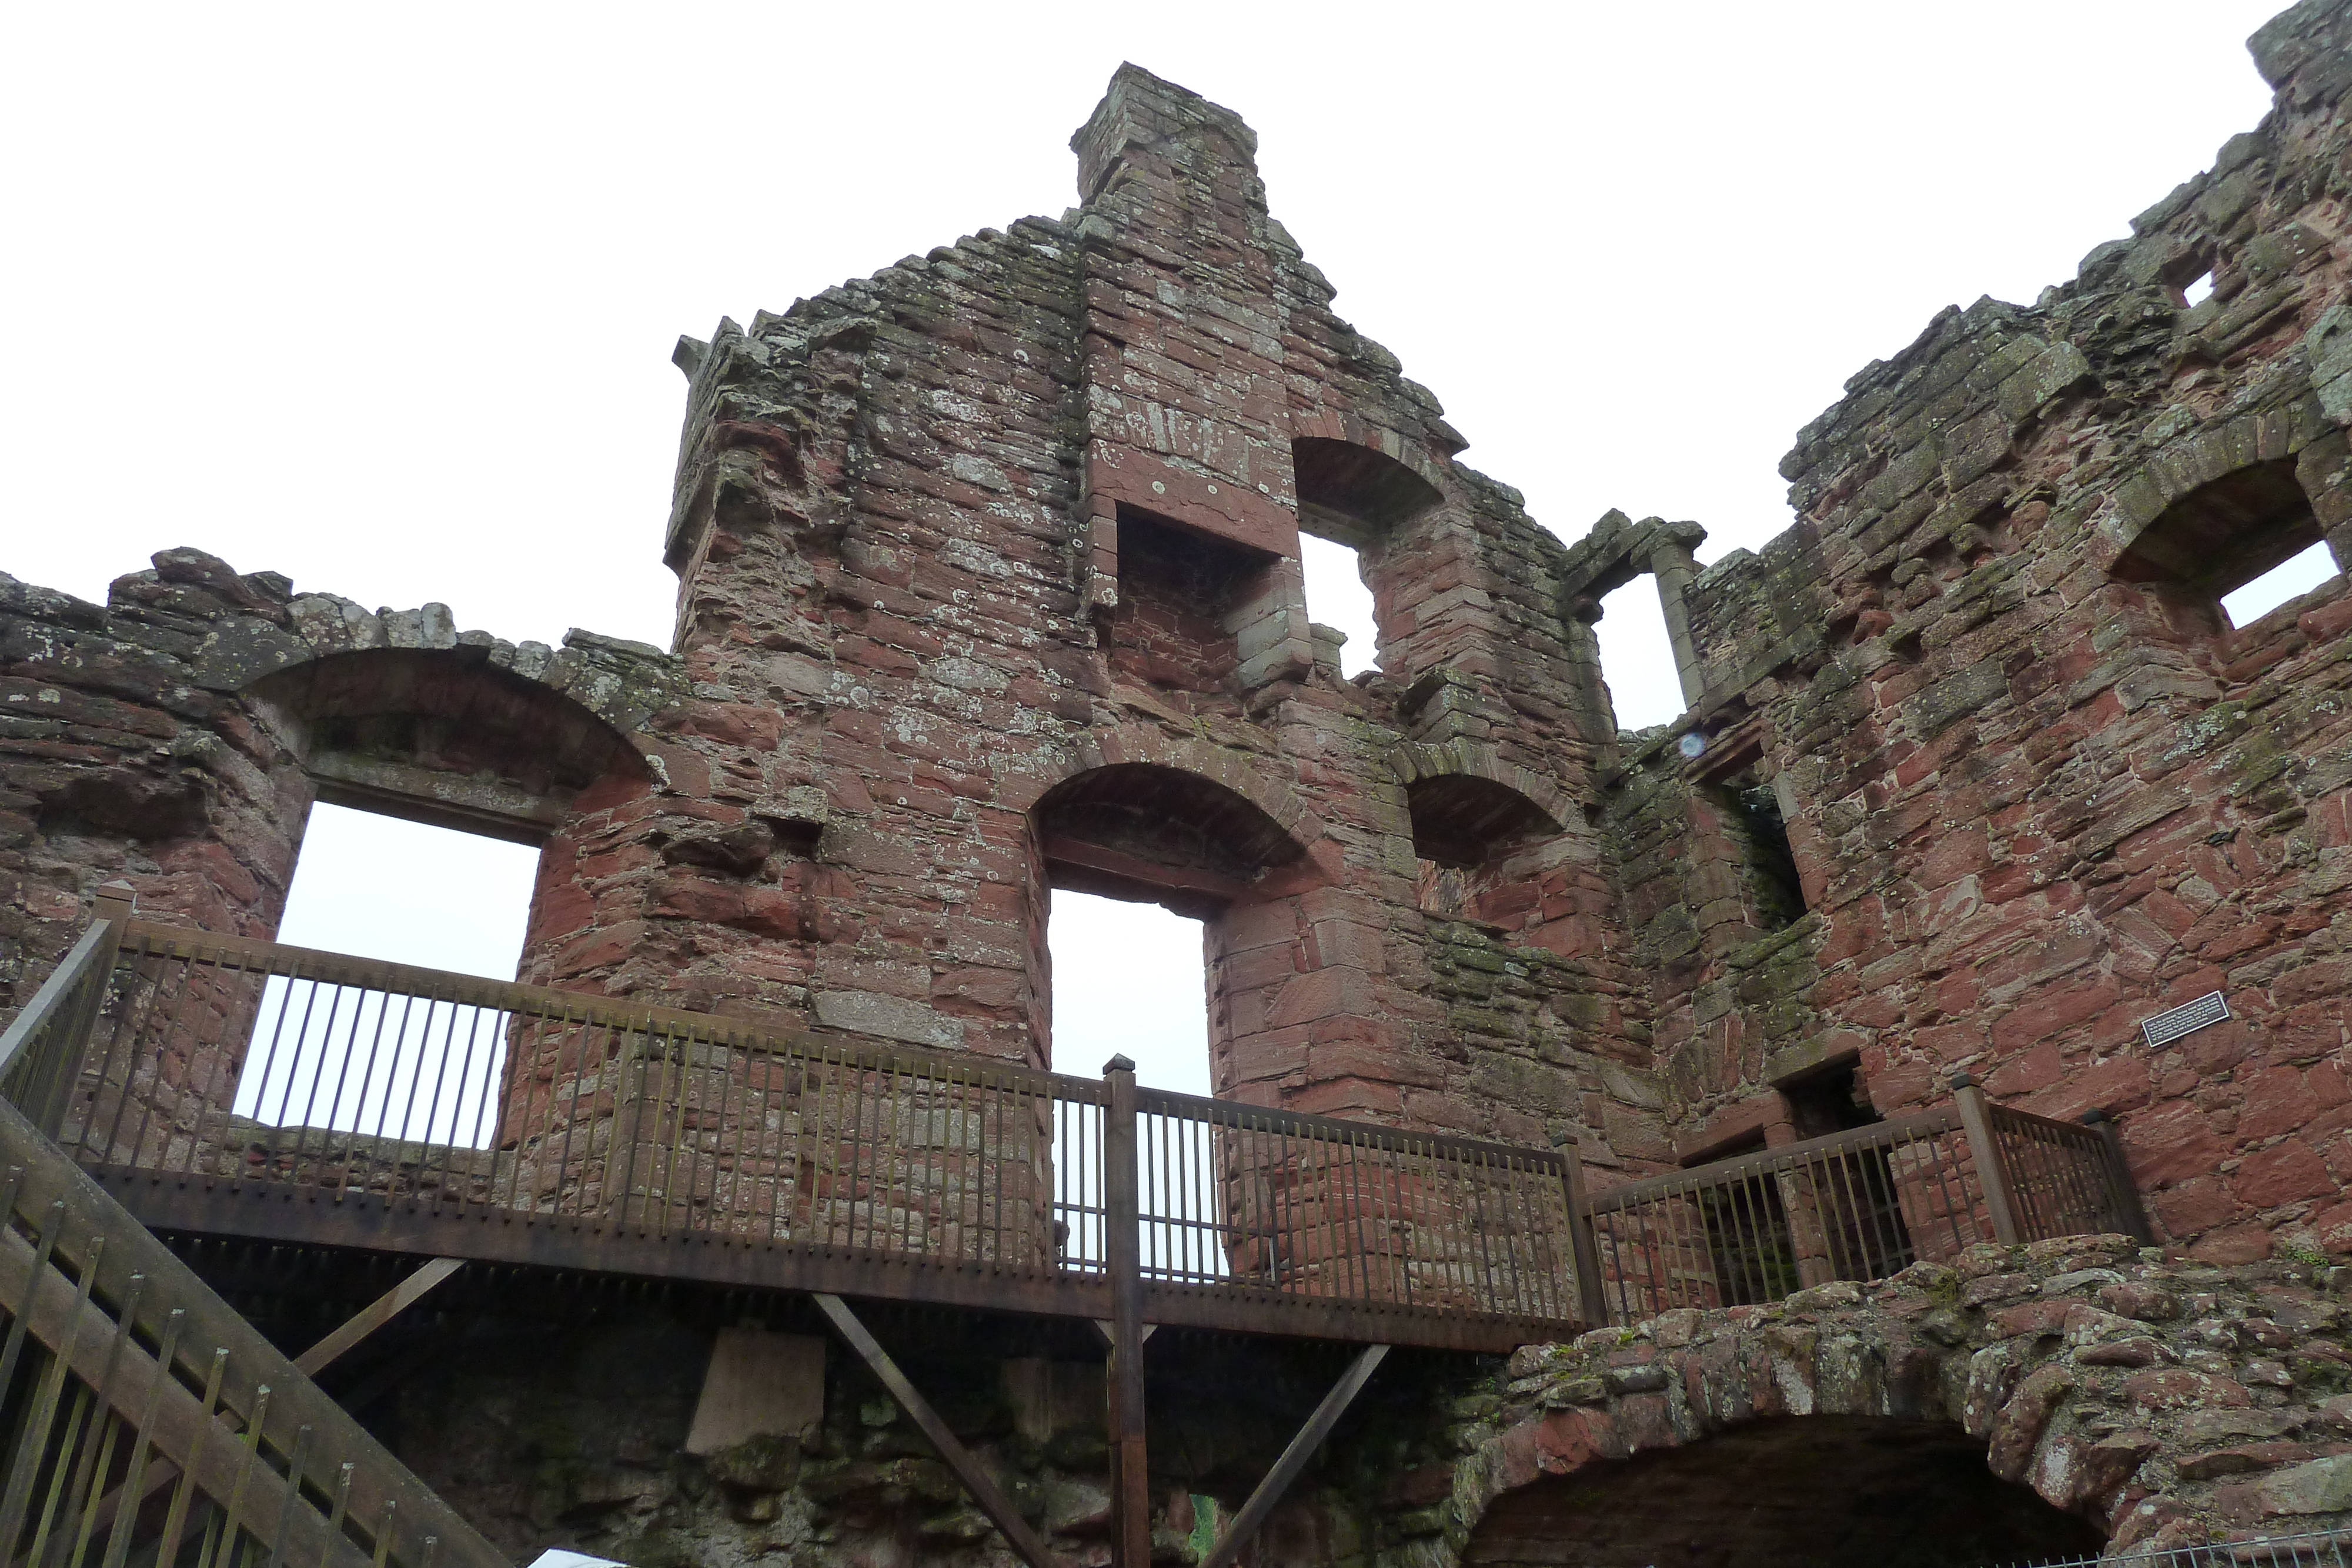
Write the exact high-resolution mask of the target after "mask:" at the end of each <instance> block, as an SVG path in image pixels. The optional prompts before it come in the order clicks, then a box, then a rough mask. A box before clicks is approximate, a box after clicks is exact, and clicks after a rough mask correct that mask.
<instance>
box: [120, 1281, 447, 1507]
mask: <svg viewBox="0 0 2352 1568" xmlns="http://www.w3.org/2000/svg"><path fill="white" fill-rule="evenodd" d="M465 1266H466V1260H464V1259H463V1258H436V1259H433V1260H430V1261H429V1262H427V1263H425V1265H424V1267H422V1268H420V1269H418V1270H416V1271H415V1273H413V1274H410V1275H409V1276H408V1277H407V1278H406V1279H404V1280H403V1281H400V1283H399V1284H397V1285H394V1287H393V1288H392V1289H391V1290H389V1291H385V1292H384V1293H383V1295H381V1296H378V1297H377V1298H376V1299H375V1300H374V1301H371V1302H369V1303H368V1304H367V1305H366V1306H364V1307H362V1308H361V1309H360V1310H359V1312H356V1313H354V1314H353V1315H352V1317H351V1319H350V1320H349V1321H348V1322H345V1323H344V1324H343V1325H342V1326H341V1328H339V1329H337V1330H335V1332H334V1333H331V1334H329V1335H328V1336H327V1337H326V1338H324V1339H322V1340H320V1342H319V1343H316V1344H314V1345H312V1346H311V1347H310V1349H308V1350H306V1351H304V1352H303V1353H302V1354H299V1355H298V1356H296V1357H295V1358H294V1364H295V1365H296V1366H297V1367H299V1368H300V1369H301V1371H302V1373H303V1375H305V1376H312V1377H315V1376H317V1375H319V1373H320V1372H322V1371H324V1370H325V1369H326V1367H327V1364H329V1363H330V1362H332V1361H333V1360H334V1359H335V1358H336V1357H337V1356H340V1355H341V1354H343V1353H344V1352H345V1351H347V1350H349V1349H351V1348H352V1346H353V1345H355V1344H357V1343H360V1341H362V1340H363V1339H365V1338H367V1336H368V1335H370V1334H372V1333H375V1331H376V1330H378V1329H380V1328H382V1327H383V1325H384V1324H386V1323H388V1322H391V1321H392V1320H393V1319H394V1317H396V1316H398V1315H399V1314H400V1313H401V1312H403V1311H404V1310H405V1309H406V1308H408V1307H411V1306H414V1305H415V1303H416V1301H417V1300H418V1299H419V1298H420V1297H422V1296H423V1295H424V1294H425V1292H426V1291H430V1290H431V1289H433V1287H434V1286H436V1285H438V1284H439V1283H441V1281H444V1280H446V1279H447V1278H448V1277H449V1276H450V1275H452V1274H454V1273H456V1272H457V1270H460V1269H462V1268H464V1267H465ZM350 1408H352V1409H354V1410H356V1409H357V1408H358V1406H350ZM178 1479H180V1469H179V1467H178V1466H177V1465H174V1464H173V1462H172V1461H171V1460H169V1459H167V1458H162V1457H160V1456H159V1457H157V1458H155V1459H154V1460H152V1462H151V1463H150V1464H149V1465H148V1467H147V1473H146V1474H145V1475H144V1476H143V1477H142V1479H141V1483H140V1499H139V1500H140V1505H141V1506H142V1507H144V1506H145V1505H146V1503H147V1502H148V1501H149V1500H152V1498H153V1497H154V1496H155V1494H156V1493H158V1492H160V1491H162V1490H163V1489H164V1488H165V1487H168V1486H170V1485H171V1484H172V1483H173V1482H174V1481H176V1480H178ZM121 1495H122V1491H121V1488H120V1487H118V1488H116V1489H115V1490H113V1491H110V1492H109V1493H107V1494H106V1497H105V1498H104V1500H101V1501H100V1504H99V1517H100V1518H104V1519H111V1518H112V1517H114V1515H113V1510H114V1508H115V1505H116V1504H117V1502H118V1501H119V1500H121Z"/></svg>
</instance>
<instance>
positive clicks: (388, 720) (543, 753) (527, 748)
mask: <svg viewBox="0 0 2352 1568" xmlns="http://www.w3.org/2000/svg"><path fill="white" fill-rule="evenodd" d="M247 695H248V696H249V697H251V698H253V699H255V700H256V701H257V702H259V703H261V704H263V705H265V706H267V707H268V709H270V710H272V711H273V712H274V713H275V715H276V716H277V717H278V719H279V721H280V722H281V724H282V725H283V726H284V727H285V730H286V733H287V736H288V738H289V740H290V741H291V742H292V743H293V745H294V747H295V749H296V751H297V752H298V754H299V756H300V757H301V758H302V762H303V766H304V767H305V768H307V769H308V770H309V771H310V775H311V777H312V778H313V779H315V780H316V781H317V782H318V785H319V795H320V799H321V800H331V801H334V802H335V803H337V804H340V805H348V806H354V807H358V808H360V809H362V810H373V811H381V812H383V813H384V814H386V815H388V816H395V817H407V818H411V819H413V820H415V821H425V822H429V823H432V824H434V825H436V826H439V827H451V828H457V829H460V830H463V831H471V832H481V833H488V834H491V835H493V836H496V837H500V838H511V839H517V840H519V841H524V842H537V841H539V840H540V839H541V838H543V837H545V835H546V832H547V831H548V830H549V829H550V828H551V827H552V826H553V825H554V823H555V822H556V821H559V820H560V818H561V815H562V808H563V806H564V805H565V803H567V802H568V801H569V800H571V799H572V796H573V795H574V794H576V793H577V792H578V791H579V790H581V789H584V788H586V787H587V786H588V785H589V784H592V783H593V782H594V781H595V780H596V779H600V778H603V777H604V776H605V775H607V774H611V773H615V772H619V773H629V774H641V773H642V772H643V770H644V767H645V765H644V763H643V761H642V760H640V758H638V756H637V754H636V751H635V748H634V747H631V746H630V745H629V744H628V742H627V741H626V740H625V739H623V738H622V737H621V736H620V735H619V734H617V733H616V732H615V731H614V729H613V728H612V727H611V726H609V725H607V724H606V723H604V720H602V719H600V718H598V717H597V716H595V715H594V714H593V713H591V712H589V711H588V710H587V709H586V708H584V707H583V706H580V705H579V704H578V703H576V702H573V701H572V700H571V699H570V698H568V697H566V696H563V695H561V694H559V693H556V692H553V691H551V690H549V689H548V688H547V687H545V686H542V685H539V684H538V683H536V682H533V681H530V680H527V679H525V678H523V677H522V676H520V675H517V674H513V673H511V672H509V671H507V670H502V669H499V668H498V667H496V666H495V665H492V664H486V663H484V662H483V661H482V660H481V658H480V657H479V656H478V654H476V653H474V652H473V651H472V650H466V649H458V650H442V649H423V648H374V649H367V650H362V651H360V652H354V653H338V654H334V655H331V656H330V657H327V658H323V659H314V660H310V661H309V662H306V663H303V664H296V665H294V666H292V667H291V668H289V669H285V670H281V671H279V672H278V673H277V674H272V675H268V676H266V677H265V678H263V679H261V680H259V681H257V682H255V683H254V685H252V686H250V687H249V688H247Z"/></svg>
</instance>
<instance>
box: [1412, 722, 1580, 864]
mask: <svg viewBox="0 0 2352 1568" xmlns="http://www.w3.org/2000/svg"><path fill="white" fill-rule="evenodd" d="M1388 762H1389V769H1390V771H1391V773H1393V774H1395V776H1396V778H1397V780H1398V782H1400V783H1402V785H1403V786H1404V790H1405V800H1406V805H1407V808H1408V810H1410V811H1411V813H1412V826H1413V842H1414V847H1415V850H1416V852H1418V853H1419V854H1420V855H1421V858H1422V859H1423V860H1429V861H1434V862H1437V863H1438V864H1440V865H1454V866H1470V865H1476V864H1478V863H1480V862H1484V861H1485V860H1486V859H1487V858H1488V857H1489V855H1490V854H1491V853H1492V852H1494V851H1496V850H1497V849H1500V848H1502V847H1504V846H1506V845H1507V844H1510V843H1516V842H1519V841H1525V840H1526V839H1527V838H1528V837H1529V836H1530V835H1538V834H1550V833H1557V832H1559V831H1560V830H1561V829H1562V828H1564V827H1566V826H1567V825H1568V823H1569V822H1570V821H1574V820H1575V815H1576V811H1575V808H1574V807H1573V806H1571V805H1570V803H1569V802H1568V800H1567V799H1566V798H1565V797H1564V796H1562V795H1561V794H1560V792H1559V789H1557V788H1555V787H1554V786H1553V785H1552V783H1551V781H1550V780H1549V779H1545V778H1543V777H1542V776H1541V775H1539V774H1537V773H1535V772H1533V771H1531V770H1529V769H1528V768H1522V767H1520V766H1518V765H1517V763H1512V762H1506V761H1504V760H1503V759H1502V758H1500V757H1498V756H1497V755H1496V752H1495V749H1494V747H1491V746H1486V745H1482V744H1480V743H1478V742H1475V741H1467V740H1459V739H1456V740H1449V741H1447V742H1445V743H1444V745H1442V746H1426V745H1422V744H1419V743H1416V742H1407V743H1406V744H1404V745H1402V746H1399V747H1396V748H1395V749H1393V750H1392V751H1391V752H1390V753H1389V758H1388Z"/></svg>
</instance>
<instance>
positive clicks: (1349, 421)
mask: <svg viewBox="0 0 2352 1568" xmlns="http://www.w3.org/2000/svg"><path fill="white" fill-rule="evenodd" d="M1290 439H1291V445H1292V449H1293V451H1294V452H1296V451H1297V447H1298V446H1299V445H1300V444H1302V443H1308V442H1315V443H1322V444H1326V445H1327V447H1328V446H1352V447H1356V448H1359V449H1360V450H1361V451H1363V452H1364V453H1365V454H1367V455H1368V456H1370V457H1373V458H1379V459H1385V460H1386V461H1387V462H1388V463H1391V464H1394V465H1398V466H1400V467H1402V468H1403V469H1405V470H1406V471H1407V473H1408V474H1409V475H1410V476H1411V477H1412V479H1417V480H1419V481H1420V483H1421V485H1422V486H1425V489H1426V495H1427V504H1429V505H1434V504H1436V502H1437V501H1438V500H1440V499H1442V498H1443V497H1444V490H1445V472H1444V469H1443V468H1441V467H1440V466H1439V465H1437V464H1436V463H1434V462H1433V461H1431V459H1430V457H1429V455H1427V454H1426V453H1424V452H1423V451H1421V450H1420V449H1419V448H1417V447H1416V446H1415V445H1414V444H1412V443H1411V442H1409V441H1407V440H1406V439H1405V438H1404V437H1403V436H1402V435H1399V434H1397V433H1396V432H1395V431H1393V430H1390V429H1388V428H1386V427H1384V426H1381V425H1377V424H1373V423H1370V422H1369V421H1367V420H1365V419H1363V418H1362V417H1361V416H1360V415H1358V414H1354V413H1339V412H1337V411H1332V410H1326V411H1322V412H1318V413H1300V414H1298V415H1297V417H1296V418H1295V419H1293V420H1292V421H1291V424H1290ZM1316 455H1317V456H1318V457H1322V458H1328V459H1331V460H1334V461H1335V462H1336V461H1337V460H1339V458H1340V457H1341V455H1340V454H1339V453H1335V452H1328V451H1318V453H1317V454H1316ZM1387 483H1389V484H1392V485H1399V486H1407V487H1408V488H1409V486H1408V484H1407V481H1404V480H1402V479H1399V478H1396V477H1393V476H1391V478H1390V479H1389V480H1388V481H1387Z"/></svg>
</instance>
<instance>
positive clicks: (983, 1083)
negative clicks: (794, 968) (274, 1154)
mask: <svg viewBox="0 0 2352 1568" xmlns="http://www.w3.org/2000/svg"><path fill="white" fill-rule="evenodd" d="M122 939H123V944H124V954H125V956H154V957H164V958H178V959H183V960H185V961H187V962H191V963H197V964H211V965H215V966H216V967H224V968H234V969H236V970H240V971H243V972H245V973H247V974H251V975H256V976H265V977H266V976H283V977H287V978H289V979H300V980H316V981H318V982H319V983H320V984H322V985H330V986H355V987H362V988H367V989H372V990H380V991H391V992H394V993H399V994H404V995H411V996H420V997H425V996H429V997H433V998H437V999H439V1000H442V1001H446V1002H452V1003H455V1004H457V1005H458V1006H460V1007H478V1008H487V1009H495V1010H498V1011H501V1012H514V1013H523V1014H527V1015H529V1016H530V1017H534V1018H543V1019H558V1020H561V1021H563V1022H569V1023H576V1024H580V1025H583V1026H589V1027H598V1028H606V1029H614V1030H621V1031H623V1032H625V1033H629V1034H654V1035H659V1036H662V1037H665V1038H667V1039H674V1040H689V1041H692V1042H694V1043H698V1044H706V1045H726V1046H736V1047H741V1048H745V1049H757V1050H764V1051H774V1052H777V1053H779V1054H790V1055H795V1056H805V1057H810V1058H814V1059H816V1060H819V1061H824V1062H827V1063H831V1064H835V1065H841V1066H849V1067H857V1068H863V1069H866V1070H868V1071H878V1072H908V1073H920V1074H922V1075H924V1076H926V1077H930V1078H937V1079H940V1080H942V1081H945V1082H953V1083H961V1084H969V1085H971V1086H972V1087H975V1088H993V1087H998V1086H1011V1085H1014V1084H1018V1085H1019V1086H1021V1087H1023V1088H1024V1089H1027V1090H1029V1091H1031V1092H1051V1093H1053V1094H1055V1096H1057V1097H1058V1098H1061V1099H1065V1100H1075V1101H1077V1102H1080V1103H1087V1104H1092V1103H1099V1101H1100V1099H1101V1096H1102V1084H1101V1082H1100V1081H1098V1080H1096V1079H1091V1078H1075V1077H1072V1076H1070V1075H1069V1074H1067V1073H1061V1072H1049V1071H1045V1070H1043V1069H1040V1068H1034V1067H1027V1066H1023V1065H1019V1064H1016V1063H1013V1062H1009V1061H990V1060H989V1059H988V1058H986V1057H977V1056H972V1055H970V1054H968V1053H961V1052H956V1051H925V1050H923V1049H922V1048H920V1047H919V1046H898V1045H891V1046H871V1045H864V1044H860V1043H857V1042H855V1041H852V1040H845V1039H842V1038H839V1037H830V1036H825V1035H819V1034H813V1033H811V1032H809V1031H808V1030H801V1029H793V1028H790V1027H788V1026H785V1025H782V1024H770V1023H763V1022H761V1021H760V1020H759V1019H741V1018H730V1017H729V1016H727V1015H726V1014H723V1013H698V1012H689V1011H688V1010H686V1009H682V1008H656V1007H647V1006H646V1005H645V1004H643V1003H639V1002H631V1001H625V1000H620V999H617V998H611V997H604V996H599V995H597V994H596V993H594V992H593V991H568V990H564V989H562V988H559V987H554V986H533V985H526V984H524V983H523V982H522V981H520V980H492V979H487V978H485V977H482V976H479V975H462V974H458V973H456V972H454V971H452V970H448V969H429V968H425V967H423V966H421V965H415V964H394V963H391V962H389V961H387V960H383V959H378V958H357V957H353V956H351V955H349V954H347V953H330V952H326V951H323V950H321V949H320V948H316V947H296V946H289V945H288V944H286V943H282V942H267V941H263V940H262V939H260V938H259V937H255V936H220V935H218V934H216V933H214V932H210V931H196V930H192V929H190V928H189V927H187V926H184V925H163V924H161V923H160V922H156V921H152V920H139V919H133V920H131V922H130V924H129V925H128V927H127V928H126V929H125V931H124V932H123V938H122Z"/></svg>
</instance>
